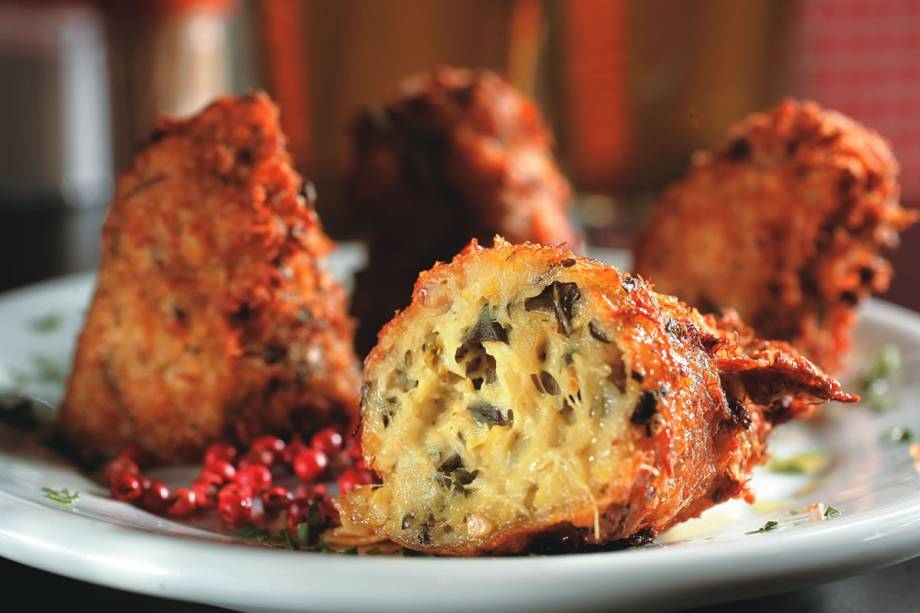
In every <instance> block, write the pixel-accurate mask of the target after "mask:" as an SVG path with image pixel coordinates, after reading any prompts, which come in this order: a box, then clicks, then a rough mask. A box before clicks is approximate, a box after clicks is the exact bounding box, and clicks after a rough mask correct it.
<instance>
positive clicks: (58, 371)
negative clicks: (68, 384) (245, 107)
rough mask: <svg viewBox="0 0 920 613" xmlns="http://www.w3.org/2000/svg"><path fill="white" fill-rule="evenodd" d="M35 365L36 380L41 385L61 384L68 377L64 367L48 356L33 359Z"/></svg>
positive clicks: (38, 356)
mask: <svg viewBox="0 0 920 613" xmlns="http://www.w3.org/2000/svg"><path fill="white" fill-rule="evenodd" d="M32 363H33V364H34V365H35V378H36V380H37V381H38V382H39V383H61V382H63V381H64V378H65V377H66V373H65V372H64V367H63V366H62V365H61V363H60V362H58V361H57V360H55V359H54V358H50V357H48V356H46V355H36V356H33V357H32Z"/></svg>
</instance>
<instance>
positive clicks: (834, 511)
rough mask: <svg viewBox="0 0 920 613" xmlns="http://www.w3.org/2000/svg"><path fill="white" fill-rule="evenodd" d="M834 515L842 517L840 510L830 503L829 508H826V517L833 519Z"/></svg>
mask: <svg viewBox="0 0 920 613" xmlns="http://www.w3.org/2000/svg"><path fill="white" fill-rule="evenodd" d="M834 517H840V510H839V509H836V508H834V507H832V506H830V505H828V506H827V508H826V509H824V519H832V518H834Z"/></svg>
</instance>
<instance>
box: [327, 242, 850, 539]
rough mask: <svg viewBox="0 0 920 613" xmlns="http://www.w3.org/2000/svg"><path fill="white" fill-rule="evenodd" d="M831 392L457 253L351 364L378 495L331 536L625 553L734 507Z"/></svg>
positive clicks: (521, 272)
mask: <svg viewBox="0 0 920 613" xmlns="http://www.w3.org/2000/svg"><path fill="white" fill-rule="evenodd" d="M824 400H837V401H842V402H850V401H854V400H855V398H854V397H852V396H850V395H849V394H847V393H845V392H844V391H843V390H842V389H841V387H840V384H839V383H837V382H836V381H835V380H833V379H831V378H830V377H828V376H827V375H825V374H824V373H823V372H821V371H820V370H819V369H818V368H817V367H816V366H814V365H813V364H812V363H811V362H809V361H808V360H807V359H805V358H803V357H801V356H800V355H799V354H798V353H797V352H796V351H795V350H794V349H793V348H792V347H791V346H790V345H788V344H787V343H784V342H771V341H764V340H759V339H757V338H755V337H754V336H753V335H752V334H751V332H750V330H749V329H747V328H746V327H744V326H743V325H742V324H741V323H740V322H739V321H738V320H737V318H733V317H731V316H724V317H722V318H721V319H716V318H714V317H713V316H703V315H700V314H699V313H698V312H697V311H695V310H694V309H691V308H688V307H686V306H685V305H684V304H683V303H681V302H679V301H678V300H677V299H676V298H673V297H670V296H664V295H661V294H656V293H654V292H653V291H651V290H650V289H649V286H648V284H647V283H646V282H645V281H643V280H642V279H641V278H639V277H635V276H631V275H629V274H626V273H622V272H620V271H618V270H616V269H614V268H612V267H609V266H606V265H605V264H603V263H601V262H598V261H595V260H591V259H587V258H583V257H577V256H575V255H573V254H572V253H571V252H568V251H564V250H561V249H558V248H553V247H545V246H537V245H532V244H522V245H517V246H514V245H511V244H509V243H507V242H505V241H503V240H502V239H500V238H496V243H495V245H494V246H493V247H492V248H489V249H484V248H482V247H480V246H479V245H478V244H477V243H476V241H473V242H472V243H471V244H470V245H469V246H468V247H467V248H466V249H465V250H464V251H463V252H462V253H460V254H459V255H458V256H457V257H456V258H454V260H453V261H452V262H451V263H449V264H438V265H436V266H435V267H434V268H433V269H431V270H430V271H428V272H425V273H423V274H422V275H421V276H420V277H419V279H418V282H417V283H416V285H415V290H414V293H413V296H412V304H411V305H410V306H409V307H408V308H407V309H406V310H404V311H402V312H401V313H399V314H398V315H397V316H396V317H395V318H394V319H393V321H391V322H390V323H389V324H387V326H386V327H385V328H384V330H383V331H382V332H381V335H380V342H379V343H378V345H377V346H376V347H375V348H374V349H373V351H372V352H371V353H370V355H369V356H368V358H367V360H366V362H365V372H364V387H363V389H362V422H363V438H362V443H363V449H364V454H365V460H366V462H367V465H368V466H369V467H370V468H372V469H373V470H374V471H376V473H377V474H378V475H379V476H380V477H381V479H382V481H383V484H382V485H379V486H367V487H363V488H359V489H356V490H354V491H352V492H350V493H348V494H347V495H345V496H343V497H340V498H339V499H337V505H338V506H339V510H340V515H341V517H342V522H343V529H344V530H345V531H347V532H348V533H349V534H357V533H359V532H361V531H362V530H363V531H365V532H368V533H371V534H374V533H376V534H379V535H382V536H385V537H387V538H389V539H392V540H394V541H396V542H398V543H400V544H402V545H404V546H406V547H409V548H412V549H417V550H420V551H427V552H432V553H437V554H450V555H477V554H485V553H513V552H520V551H523V550H525V549H526V548H527V547H529V546H533V545H534V544H535V543H540V544H542V545H546V544H547V543H554V542H564V543H567V544H568V545H569V546H573V545H575V546H576V547H577V546H582V547H591V546H597V545H601V544H605V543H611V542H615V541H618V540H621V539H633V541H635V540H640V539H642V538H648V537H650V536H653V535H655V534H657V533H659V532H661V531H663V530H666V529H667V528H668V527H670V526H672V525H674V524H676V523H678V522H680V521H683V520H685V519H688V518H691V517H695V516H697V515H699V514H700V513H701V512H702V511H704V510H706V509H707V508H709V507H711V506H712V505H714V504H716V503H719V502H722V501H724V500H728V499H730V498H734V497H739V496H749V493H748V492H747V490H746V483H747V482H748V480H749V478H750V475H751V469H752V467H753V466H755V465H757V464H759V463H761V462H763V461H764V459H765V445H766V440H767V436H768V434H769V433H770V431H771V430H772V428H773V427H774V425H776V424H777V423H780V422H782V421H785V420H788V419H793V418H796V417H798V416H799V415H800V414H801V413H803V412H807V410H808V406H809V403H817V402H820V401H824Z"/></svg>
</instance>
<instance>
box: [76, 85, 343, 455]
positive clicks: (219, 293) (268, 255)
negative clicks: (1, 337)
mask: <svg viewBox="0 0 920 613" xmlns="http://www.w3.org/2000/svg"><path fill="white" fill-rule="evenodd" d="M302 187H303V182H302V180H301V177H300V176H299V175H298V174H297V173H296V172H295V171H294V169H293V168H292V167H291V160H290V157H289V155H288V153H287V151H286V148H285V141H284V136H283V135H282V133H281V131H280V125H279V123H278V109H277V108H276V107H275V106H274V104H273V103H272V102H271V101H270V100H269V99H268V97H267V96H265V95H264V94H254V95H249V96H243V97H240V98H229V97H228V98H222V99H219V100H217V101H216V102H214V103H213V104H211V105H210V106H208V107H207V108H206V109H204V110H203V111H201V112H200V113H199V114H197V115H195V116H193V117H191V118H189V119H163V120H161V121H160V123H159V125H158V127H157V129H156V131H155V132H154V134H153V136H152V137H151V139H150V141H149V142H148V143H147V144H146V146H144V147H143V148H142V149H141V150H140V151H139V152H138V154H137V155H136V157H135V158H134V161H133V163H132V166H131V168H130V169H129V170H128V171H127V172H125V173H124V174H123V175H122V176H121V177H120V179H119V181H118V186H117V193H116V196H115V199H114V202H113V203H112V206H111V209H110V211H109V213H108V218H107V220H106V222H105V227H104V230H103V236H102V263H101V267H100V270H99V281H98V286H97V288H96V293H95V296H94V297H93V302H92V306H91V308H90V310H89V314H88V316H87V320H86V323H85V326H84V329H83V333H82V334H81V336H80V339H79V345H78V348H77V352H76V358H75V363H74V367H73V371H72V373H71V376H70V381H69V384H68V387H67V395H66V398H65V400H64V403H63V407H62V409H61V414H60V419H59V423H58V427H59V429H60V431H61V432H62V433H63V434H64V435H66V437H67V438H68V439H69V440H70V441H71V442H72V443H73V444H74V445H75V446H76V447H77V448H78V449H79V450H80V451H81V452H82V453H84V454H85V455H87V456H97V455H99V456H106V455H111V454H114V453H116V452H118V451H119V450H120V449H122V448H124V447H126V446H135V447H139V448H140V449H142V450H145V451H147V452H149V453H151V454H153V455H154V456H156V457H157V458H159V459H160V460H177V459H196V460H197V459H199V457H200V456H199V454H200V452H201V451H202V449H203V448H204V447H205V445H207V444H208V443H209V442H211V441H213V440H214V439H216V438H218V437H221V436H228V435H229V436H231V437H232V438H237V439H241V440H242V441H244V442H245V441H246V440H248V439H250V438H252V437H253V436H255V435H258V434H260V433H263V432H285V431H298V432H308V431H310V430H313V429H315V428H318V427H321V426H325V425H328V424H338V425H344V424H347V423H348V421H349V419H350V418H352V417H354V416H355V415H356V414H357V407H358V393H359V389H360V373H359V368H358V363H357V360H356V357H355V355H354V352H353V348H352V347H353V323H352V321H351V320H350V319H349V317H348V315H347V306H346V305H347V302H346V295H345V292H344V291H343V289H342V287H341V286H340V285H339V284H338V283H337V282H335V281H334V280H333V279H332V278H331V276H330V274H329V273H328V272H327V271H326V269H325V268H324V258H325V256H326V255H327V254H328V253H329V251H330V250H331V249H332V243H331V241H330V240H329V238H328V237H327V236H326V235H325V234H324V233H323V231H322V228H321V226H320V221H319V219H318V217H317V215H316V212H315V210H314V207H313V202H312V199H310V198H305V197H304V196H303V195H302V194H301V191H302ZM310 192H311V189H307V190H306V193H310Z"/></svg>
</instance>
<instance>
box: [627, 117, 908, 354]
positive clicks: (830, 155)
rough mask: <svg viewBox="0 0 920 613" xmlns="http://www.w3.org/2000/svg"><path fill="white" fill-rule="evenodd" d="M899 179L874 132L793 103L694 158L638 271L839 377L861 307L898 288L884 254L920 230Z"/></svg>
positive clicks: (670, 194) (640, 246) (648, 239)
mask: <svg viewBox="0 0 920 613" xmlns="http://www.w3.org/2000/svg"><path fill="white" fill-rule="evenodd" d="M897 173H898V165H897V162H896V161H895V159H894V157H893V156H892V153H891V151H890V149H889V147H888V144H887V143H886V142H885V141H884V140H883V139H882V138H881V137H880V136H879V135H878V134H876V133H875V132H873V131H871V130H869V129H867V128H865V127H863V126H861V125H859V124H858V123H856V122H854V121H852V120H850V119H848V118H847V117H844V116H843V115H841V114H839V113H836V112H833V111H828V110H825V109H822V108H821V107H819V106H818V105H816V104H814V103H811V102H802V103H799V102H795V101H792V100H785V101H783V102H782V103H780V104H779V105H778V106H777V107H776V108H774V109H773V110H772V111H770V112H768V113H763V114H757V115H753V116H751V117H749V118H748V119H746V120H745V121H743V122H742V123H741V124H739V125H737V126H735V127H734V128H733V129H732V130H731V133H730V136H729V138H728V140H727V141H726V142H725V143H723V144H722V145H720V146H719V147H717V148H716V149H715V150H714V151H712V152H704V153H698V154H696V155H695V156H694V158H693V165H692V168H691V169H690V172H689V173H688V174H687V176H686V177H684V179H682V180H681V181H680V182H678V183H676V184H675V185H673V186H671V187H670V188H669V189H668V190H667V191H666V192H665V194H664V196H663V197H662V199H661V202H660V203H659V204H658V207H657V209H656V210H655V212H654V213H653V215H652V217H651V219H650V220H649V221H648V223H647V225H646V226H645V228H644V230H643V231H642V232H641V234H640V236H639V238H638V240H637V241H636V245H635V261H636V264H635V270H636V272H638V273H639V274H641V275H643V276H645V277H646V278H648V279H649V280H650V281H651V282H652V283H653V284H654V285H655V288H656V289H657V290H659V291H661V292H665V293H669V294H674V295H676V296H678V297H680V298H681V299H682V300H686V301H687V302H688V303H690V304H692V305H694V306H697V307H699V308H701V309H704V310H707V311H715V310H718V309H722V308H733V309H736V310H737V311H738V313H740V315H741V317H742V318H743V319H744V320H745V321H746V322H747V323H749V324H750V325H751V326H753V327H754V328H755V330H756V331H757V333H758V334H759V335H760V336H763V337H766V338H776V339H783V340H787V341H790V342H792V343H793V344H794V345H795V346H796V347H797V348H798V349H799V350H800V351H802V352H803V353H804V354H805V355H807V356H808V357H810V358H811V359H812V360H814V361H815V362H817V363H818V364H820V365H821V366H823V367H824V368H825V369H827V370H829V371H836V370H838V369H839V368H840V367H841V366H842V364H843V362H844V360H845V357H846V352H847V351H848V349H849V346H850V337H851V332H852V328H853V326H854V324H855V320H856V314H855V309H854V307H855V306H856V305H857V304H858V303H859V302H860V301H862V300H863V299H864V298H866V297H867V296H869V295H870V294H872V293H878V292H882V291H884V290H885V289H887V287H888V283H889V280H890V278H891V266H890V264H889V262H888V261H887V260H886V259H885V258H884V257H882V255H881V251H882V249H883V248H885V247H893V246H895V245H896V244H897V241H898V234H897V233H898V231H899V230H902V229H904V228H905V227H907V226H908V225H910V224H911V223H912V222H913V221H915V220H916V219H917V214H916V212H909V211H906V210H905V209H903V208H901V206H900V204H899V203H898V197H899V189H898V183H897Z"/></svg>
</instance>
